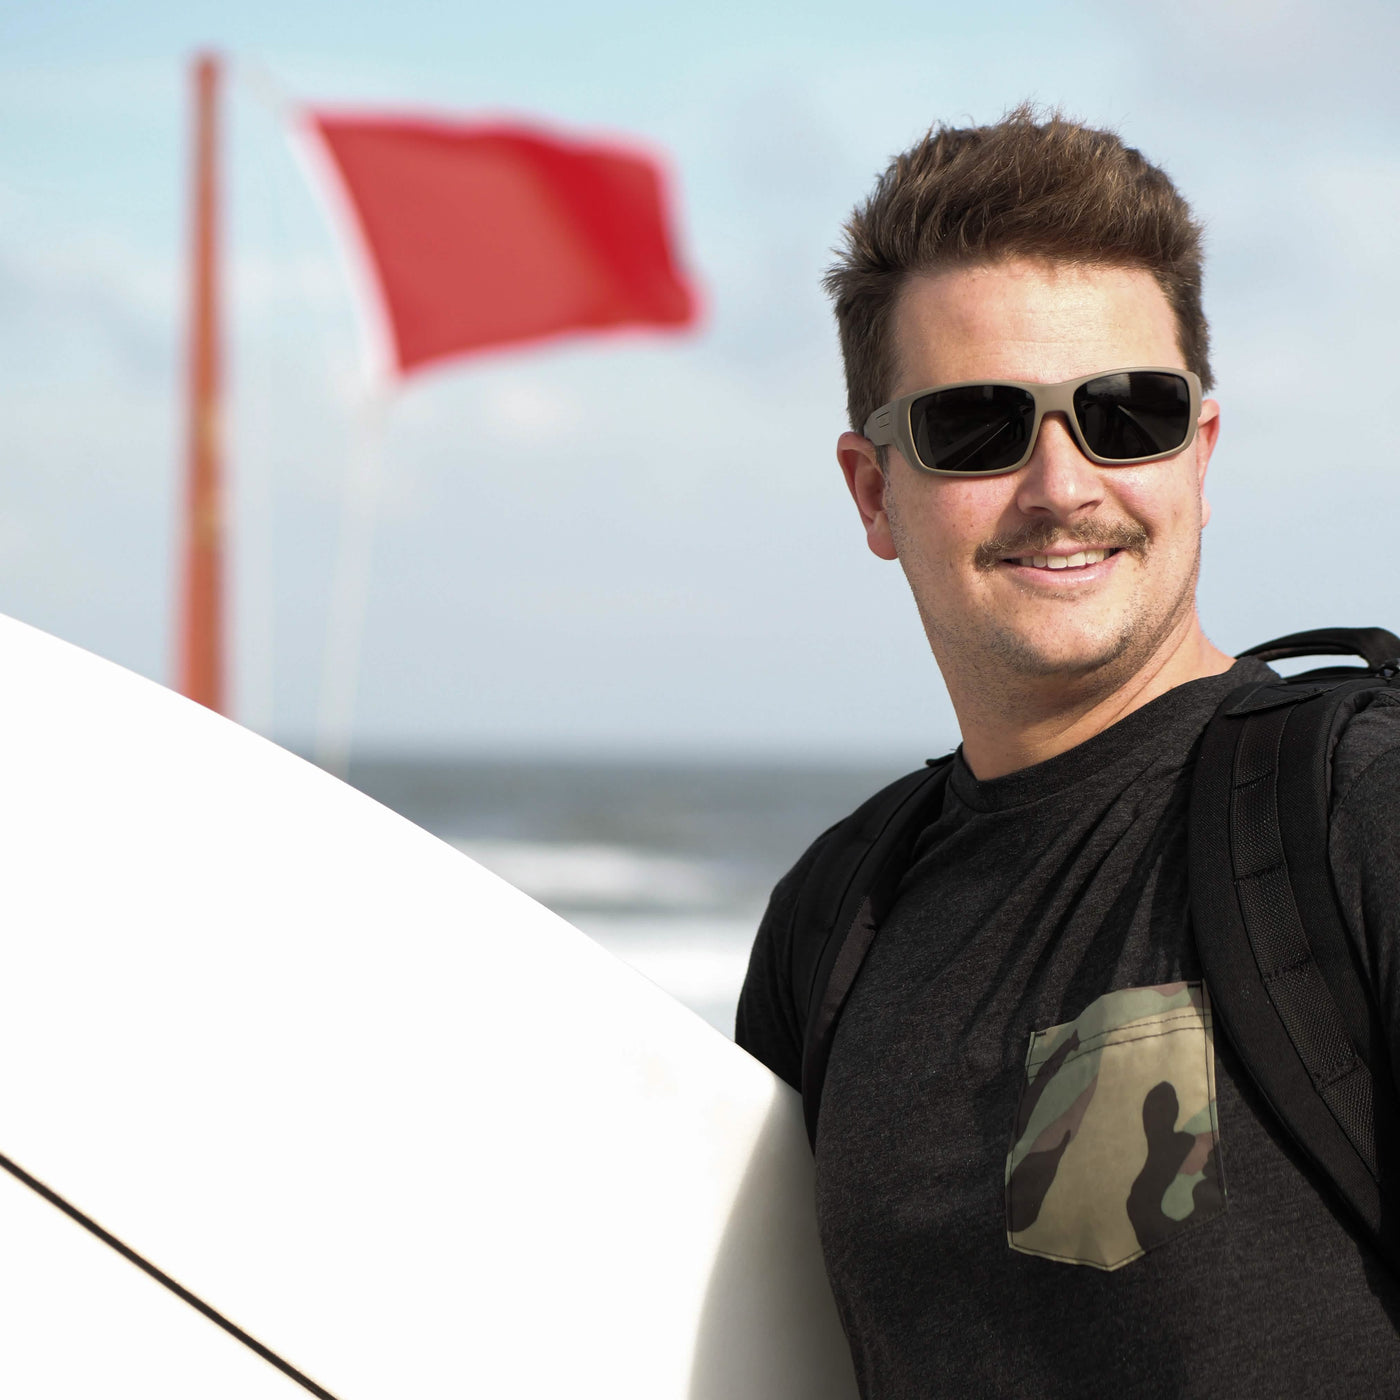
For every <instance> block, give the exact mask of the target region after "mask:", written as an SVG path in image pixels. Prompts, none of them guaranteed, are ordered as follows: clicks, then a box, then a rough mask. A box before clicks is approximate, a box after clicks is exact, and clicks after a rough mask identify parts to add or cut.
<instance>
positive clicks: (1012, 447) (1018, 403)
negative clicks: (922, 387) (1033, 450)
mask: <svg viewBox="0 0 1400 1400" xmlns="http://www.w3.org/2000/svg"><path fill="white" fill-rule="evenodd" d="M1034 422H1035V400H1034V399H1033V398H1032V397H1031V396H1030V395H1029V394H1028V393H1027V392H1026V391H1025V390H1024V389H1014V388H1012V387H1010V386H1009V385H1006V384H970V385H967V386H965V387H963V388H960V389H939V390H938V391H937V392H936V393H932V394H925V395H924V396H923V398H921V399H915V400H914V402H913V404H912V405H911V407H910V410H909V427H910V431H911V432H912V434H913V438H914V450H915V451H916V452H917V453H918V454H919V460H920V461H921V462H922V463H923V464H924V466H926V467H933V468H934V469H935V470H937V471H941V472H968V473H977V472H1000V471H1005V470H1006V469H1007V467H1013V466H1015V465H1016V463H1017V462H1019V461H1020V460H1021V458H1022V457H1024V456H1025V454H1026V446H1027V444H1028V443H1029V442H1030V436H1031V425H1032V424H1033V423H1034Z"/></svg>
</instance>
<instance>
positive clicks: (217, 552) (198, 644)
mask: <svg viewBox="0 0 1400 1400" xmlns="http://www.w3.org/2000/svg"><path fill="white" fill-rule="evenodd" d="M192 76H193V79H194V109H195V116H194V189H193V205H192V215H193V218H192V227H191V238H192V241H191V250H190V251H191V269H190V270H191V278H190V311H189V315H190V320H189V365H188V376H189V377H188V392H189V407H188V434H189V439H188V449H187V450H188V457H187V475H186V483H185V522H184V531H185V542H184V543H185V550H184V567H183V575H182V589H181V595H180V609H181V612H180V623H179V661H178V666H179V680H180V690H181V691H182V693H183V694H185V695H188V696H189V698H190V699H191V700H197V701H198V702H199V703H200V704H201V705H207V706H208V707H209V708H210V709H211V710H218V711H220V712H222V711H223V709H224V701H225V696H224V637H223V604H224V588H223V582H224V581H223V500H222V488H221V481H220V477H221V468H222V461H221V459H222V455H223V453H222V445H223V444H222V437H223V431H222V430H223V424H222V421H221V413H220V407H221V406H220V397H221V387H222V386H221V378H222V374H221V370H222V365H221V362H220V345H219V332H220V327H219V268H218V254H219V240H218V214H219V172H218V151H219V131H218V116H219V113H218V100H219V85H220V62H219V59H218V58H217V56H215V55H214V54H208V53H206V54H201V55H200V56H199V57H198V58H197V59H196V60H195V63H194V69H193V75H192Z"/></svg>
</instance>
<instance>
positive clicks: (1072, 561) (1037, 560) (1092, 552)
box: [1016, 549, 1108, 569]
mask: <svg viewBox="0 0 1400 1400" xmlns="http://www.w3.org/2000/svg"><path fill="white" fill-rule="evenodd" d="M1107 558H1108V550H1106V549H1081V550H1080V551H1079V553H1078V554H1028V555H1026V557H1025V558H1024V559H1018V560H1017V561H1016V562H1017V563H1018V564H1022V565H1024V566H1025V567H1026V568H1028V569H1082V568H1084V566H1085V565H1086V564H1102V563H1103V561H1104V560H1105V559H1107Z"/></svg>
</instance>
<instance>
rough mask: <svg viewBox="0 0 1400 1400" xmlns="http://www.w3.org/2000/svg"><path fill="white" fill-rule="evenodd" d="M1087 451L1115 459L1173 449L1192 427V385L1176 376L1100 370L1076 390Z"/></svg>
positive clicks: (1076, 407) (1076, 408)
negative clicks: (1117, 372)
mask: <svg viewBox="0 0 1400 1400" xmlns="http://www.w3.org/2000/svg"><path fill="white" fill-rule="evenodd" d="M1074 416H1075V417H1076V418H1078V419H1079V427H1080V430H1081V431H1082V432H1083V434H1084V441H1085V442H1086V443H1088V445H1089V450H1090V451H1091V452H1093V453H1095V454H1096V455H1097V456H1100V457H1106V458H1107V459H1108V460H1109V461H1113V462H1131V461H1135V460H1139V459H1141V458H1143V457H1156V456H1158V455H1159V454H1160V453H1163V452H1175V451H1176V449H1177V448H1179V447H1180V446H1181V445H1182V444H1183V443H1184V442H1185V441H1186V439H1187V436H1188V435H1189V433H1190V431H1191V386H1190V385H1189V384H1188V383H1187V382H1186V380H1185V378H1183V377H1182V376H1181V375H1179V374H1164V373H1159V372H1157V371H1155V370H1133V371H1131V372H1125V373H1122V374H1104V375H1100V376H1099V378H1097V379H1091V380H1090V381H1089V382H1088V383H1087V384H1081V385H1080V386H1079V388H1078V389H1076V390H1075V391H1074Z"/></svg>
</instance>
